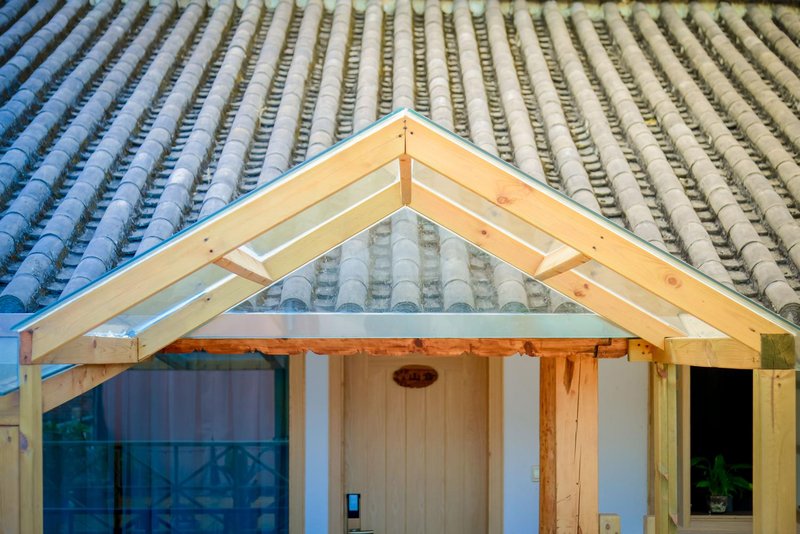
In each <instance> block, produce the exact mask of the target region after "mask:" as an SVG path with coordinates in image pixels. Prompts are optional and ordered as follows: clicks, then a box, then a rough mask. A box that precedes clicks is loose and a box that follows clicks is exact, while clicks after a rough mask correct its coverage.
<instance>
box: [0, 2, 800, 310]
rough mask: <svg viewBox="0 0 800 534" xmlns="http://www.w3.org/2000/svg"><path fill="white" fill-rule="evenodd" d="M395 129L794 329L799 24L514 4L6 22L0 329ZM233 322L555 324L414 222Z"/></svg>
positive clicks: (136, 5) (560, 304) (149, 13)
mask: <svg viewBox="0 0 800 534" xmlns="http://www.w3.org/2000/svg"><path fill="white" fill-rule="evenodd" d="M241 4H243V7H242V6H241ZM402 107H408V108H413V109H415V110H417V111H418V112H420V113H422V114H424V115H426V116H429V117H430V118H432V119H433V120H434V121H436V122H437V123H439V124H440V125H442V126H443V127H445V128H447V129H449V130H452V131H454V132H455V133H457V134H458V135H461V136H464V137H466V138H468V139H470V140H471V141H472V142H473V143H475V144H476V145H478V146H480V147H481V148H483V149H484V150H487V151H489V152H491V153H493V154H496V155H498V156H500V157H502V158H504V159H505V160H507V161H509V162H511V163H513V164H514V165H516V166H517V167H519V168H520V169H521V170H523V171H524V172H526V173H527V174H529V175H530V176H531V177H532V178H533V179H536V180H540V181H543V182H545V183H547V184H549V185H551V186H553V187H555V188H557V189H560V190H562V191H564V192H565V193H566V194H568V195H569V196H571V197H572V198H574V199H575V200H576V201H577V202H579V203H581V204H583V205H584V206H586V207H588V208H589V209H592V210H594V211H596V212H599V213H601V214H602V215H604V216H606V217H607V218H609V219H611V220H612V221H614V222H616V223H618V224H620V225H624V226H627V227H628V228H629V229H631V230H632V231H633V232H635V233H636V234H637V235H638V236H639V237H641V238H642V239H644V240H646V241H649V242H650V243H652V244H654V245H656V246H658V247H661V248H663V249H665V250H667V251H669V252H670V253H672V254H674V255H676V256H678V257H681V258H682V259H684V260H686V261H687V262H689V263H691V264H693V265H694V266H696V267H697V268H699V269H700V270H702V271H703V272H705V273H706V274H708V275H710V276H712V277H713V278H715V279H716V280H718V281H719V282H720V283H722V284H725V285H728V286H730V287H733V288H735V289H736V290H738V291H740V292H741V293H743V294H745V295H747V296H749V297H752V298H754V299H757V300H759V301H760V302H762V303H763V304H764V305H765V306H767V307H770V308H772V309H774V310H777V311H778V312H779V313H781V314H783V315H784V316H786V317H787V318H789V319H790V320H793V321H795V322H798V321H799V320H800V295H799V294H798V291H800V278H799V277H798V268H800V223H799V222H798V219H799V218H800V214H799V213H798V201H800V158H799V157H798V154H800V113H798V111H800V11H798V10H797V9H796V8H793V7H791V6H789V5H786V6H771V5H750V6H747V7H746V8H743V7H739V6H736V5H730V4H727V3H720V4H718V5H716V6H712V5H710V4H708V3H695V4H691V5H689V6H687V5H684V4H670V3H665V4H661V5H659V6H657V7H656V6H654V5H652V4H648V5H643V4H636V3H634V4H629V5H625V6H624V7H618V6H616V5H615V4H612V3H607V4H594V3H592V4H586V5H583V4H580V3H575V4H572V5H565V4H563V3H555V2H544V3H530V2H526V1H525V0H514V1H513V2H510V3H508V2H499V1H498V0H487V1H486V2H484V3H476V2H469V1H467V0H453V1H452V2H441V3H440V2H439V0H427V1H426V2H424V3H421V2H412V1H410V0H387V1H381V0H367V1H366V2H364V3H358V2H350V1H348V0H337V1H336V2H323V0H308V2H304V3H302V7H301V6H298V5H296V4H295V2H293V1H292V0H278V1H277V2H262V1H259V0H250V1H248V2H238V3H237V2H234V1H233V0H219V1H217V2H214V7H209V5H207V3H206V1H205V0H191V1H189V2H178V1H177V0H161V1H160V2H155V3H154V2H147V0H128V1H127V2H125V3H122V2H120V1H114V0H101V1H99V2H97V3H95V4H94V5H91V4H90V3H89V2H88V0H66V1H64V0H41V1H39V2H32V1H31V0H11V1H8V2H6V3H5V4H4V5H3V6H2V7H0V311H4V312H11V311H14V312H18V311H33V310H35V309H37V308H39V307H41V306H43V305H46V304H48V303H50V302H52V301H54V300H55V299H57V298H59V297H60V296H61V295H63V294H65V293H70V292H73V291H75V290H77V289H79V288H81V287H83V286H85V285H86V284H88V283H89V282H91V281H92V280H95V279H96V278H98V277H99V276H101V275H102V274H103V273H105V272H107V271H108V270H110V269H112V268H114V267H115V266H116V265H118V264H119V263H120V262H123V261H125V260H127V259H130V258H131V257H133V256H135V255H137V254H140V253H142V252H143V251H145V250H148V249H149V248H151V247H153V246H154V245H156V244H158V243H160V242H162V241H164V240H165V239H168V238H169V237H170V236H171V235H173V234H174V233H176V232H178V231H179V230H181V229H182V228H184V227H186V226H187V225H189V224H191V223H193V222H194V221H196V220H198V219H199V218H201V217H205V216H207V215H209V214H210V213H213V212H214V211H216V210H218V209H220V208H221V207H223V206H225V205H226V204H227V203H229V202H230V201H231V200H233V199H235V198H236V197H238V196H239V195H242V194H244V193H246V192H247V191H249V190H251V189H253V188H254V187H255V186H257V185H259V184H263V183H268V182H270V181H272V180H274V179H275V178H276V177H278V176H280V175H281V174H282V173H283V172H285V171H286V170H287V169H289V168H291V167H293V166H294V165H296V164H298V163H300V162H302V161H304V160H305V159H307V158H309V157H312V156H315V155H317V154H319V153H320V152H322V151H324V150H325V149H326V148H328V147H330V146H331V145H333V144H335V143H336V142H337V141H340V140H342V139H344V138H346V137H347V136H349V135H351V134H353V133H354V132H356V131H358V130H360V129H362V128H364V127H366V126H368V125H369V124H370V123H372V122H373V121H375V120H376V119H378V118H379V117H381V116H383V115H385V114H387V113H389V112H391V111H392V110H393V109H397V108H402ZM247 306H249V307H250V308H251V309H266V310H302V311H321V310H325V311H347V312H353V311H364V310H369V311H391V310H393V311H405V312H417V311H459V312H470V311H519V312H524V311H540V310H549V311H553V310H570V309H572V308H574V306H572V307H571V306H570V304H569V302H568V301H564V299H561V298H559V297H558V296H557V295H554V294H551V293H549V292H547V291H545V289H544V288H543V286H541V285H540V284H538V283H536V282H534V281H532V280H530V279H528V278H526V277H524V276H522V275H521V274H520V273H519V272H518V271H516V270H514V269H512V268H510V267H508V266H507V265H505V264H503V263H501V262H498V261H497V260H495V259H494V258H492V257H490V256H488V255H487V254H485V253H482V252H481V251H479V250H477V249H475V248H474V247H472V246H470V245H468V244H466V243H465V242H464V241H462V240H461V239H460V238H458V237H457V236H455V235H453V234H451V233H450V232H448V231H446V230H443V229H441V228H439V227H438V226H436V225H434V224H433V223H431V222H429V221H427V220H423V219H420V218H418V217H416V216H413V215H408V214H404V215H401V216H394V217H392V218H391V219H390V220H387V221H384V222H383V223H381V224H379V225H377V226H376V227H374V228H372V229H370V230H368V231H366V232H364V233H362V234H360V235H358V236H357V237H355V238H353V239H351V240H350V241H348V242H347V243H345V244H344V245H342V246H341V247H339V248H337V249H336V250H334V251H332V252H330V253H329V254H326V255H325V256H324V257H322V258H320V259H318V260H317V261H316V262H314V263H312V264H310V265H308V266H306V267H304V268H302V269H300V270H299V271H297V272H296V273H293V274H292V275H290V276H289V277H287V278H286V279H285V280H283V282H282V283H280V284H276V285H275V286H273V287H271V288H269V289H268V290H267V291H265V292H264V293H263V294H261V295H259V296H258V298H255V299H252V300H251V301H250V302H249V303H248V304H247Z"/></svg>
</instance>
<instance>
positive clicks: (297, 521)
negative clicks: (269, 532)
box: [289, 353, 306, 534]
mask: <svg viewBox="0 0 800 534" xmlns="http://www.w3.org/2000/svg"><path fill="white" fill-rule="evenodd" d="M305 442H306V355H305V353H297V354H293V355H292V356H291V357H290V358H289V534H303V533H304V532H305V531H306V530H305V501H306V495H305V493H306V483H305V480H306V460H305V456H306V449H305Z"/></svg>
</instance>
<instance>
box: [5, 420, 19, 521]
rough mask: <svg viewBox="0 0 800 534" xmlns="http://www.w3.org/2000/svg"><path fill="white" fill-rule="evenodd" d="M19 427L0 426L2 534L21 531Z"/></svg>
mask: <svg viewBox="0 0 800 534" xmlns="http://www.w3.org/2000/svg"><path fill="white" fill-rule="evenodd" d="M19 484H20V479H19V427H16V426H0V534H16V533H17V532H19V531H20V526H19V518H20V515H19V511H20V506H19V504H20V502H19V498H20V493H19Z"/></svg>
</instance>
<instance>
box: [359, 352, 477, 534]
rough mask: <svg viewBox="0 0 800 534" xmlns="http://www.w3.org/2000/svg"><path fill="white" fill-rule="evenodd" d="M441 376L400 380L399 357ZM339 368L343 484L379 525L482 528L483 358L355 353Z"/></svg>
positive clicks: (463, 533) (365, 524)
mask: <svg viewBox="0 0 800 534" xmlns="http://www.w3.org/2000/svg"><path fill="white" fill-rule="evenodd" d="M412 364H416V365H427V366H430V367H433V368H434V369H436V371H437V373H438V375H439V378H438V380H437V381H436V382H434V383H433V384H432V385H430V386H428V387H425V388H407V387H401V386H399V385H397V384H396V383H395V382H394V380H393V378H392V375H393V373H394V371H395V370H397V369H399V368H400V367H402V366H404V365H412ZM344 367H345V372H344V389H345V399H344V405H345V406H344V408H345V413H344V419H345V422H344V431H345V434H344V448H345V450H344V460H345V468H344V478H345V481H344V487H345V492H347V493H361V499H362V500H361V504H362V521H361V526H362V528H365V529H374V530H375V533H376V534H406V533H408V534H412V533H413V534H417V533H425V532H427V533H430V534H434V533H435V534H441V533H458V534H469V533H475V534H484V533H486V532H487V479H488V474H487V473H488V453H487V451H488V439H487V438H488V436H487V418H488V410H487V405H488V402H487V397H488V395H487V392H488V379H487V368H488V366H487V360H486V358H479V357H475V356H462V357H458V358H397V357H376V356H352V357H347V358H345V363H344Z"/></svg>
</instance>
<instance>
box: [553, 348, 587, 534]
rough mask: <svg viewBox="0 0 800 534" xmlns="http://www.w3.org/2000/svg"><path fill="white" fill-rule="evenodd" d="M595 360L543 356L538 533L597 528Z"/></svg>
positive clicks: (571, 532) (584, 530) (580, 357)
mask: <svg viewBox="0 0 800 534" xmlns="http://www.w3.org/2000/svg"><path fill="white" fill-rule="evenodd" d="M597 392H598V390H597V360H596V359H595V358H591V357H585V356H566V357H561V358H547V359H543V360H542V363H541V371H540V388H539V395H540V398H539V406H540V408H539V410H540V412H539V421H540V426H539V442H540V444H539V450H540V460H539V464H540V469H541V471H540V472H541V484H540V494H539V532H540V533H542V534H561V533H564V534H567V533H569V534H574V533H576V532H587V533H588V532H598V530H599V515H598V419H597V417H598V412H597V403H598V400H597V399H598V397H597V395H598V393H597Z"/></svg>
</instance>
